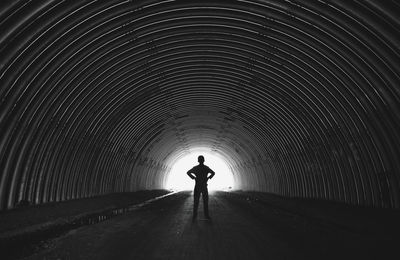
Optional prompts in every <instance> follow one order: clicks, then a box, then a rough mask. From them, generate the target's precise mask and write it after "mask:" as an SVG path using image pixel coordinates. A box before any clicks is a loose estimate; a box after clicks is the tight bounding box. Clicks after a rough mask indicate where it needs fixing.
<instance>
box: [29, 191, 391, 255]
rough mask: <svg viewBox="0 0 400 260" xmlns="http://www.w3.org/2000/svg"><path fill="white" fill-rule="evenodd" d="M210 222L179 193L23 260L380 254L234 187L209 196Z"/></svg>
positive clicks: (361, 240) (365, 241)
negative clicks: (195, 214)
mask: <svg viewBox="0 0 400 260" xmlns="http://www.w3.org/2000/svg"><path fill="white" fill-rule="evenodd" d="M209 205H210V215H211V217H212V220H211V221H208V220H205V219H204V218H203V215H202V213H203V211H202V201H201V200H200V205H199V217H198V219H197V220H196V221H195V222H192V207H193V197H192V193H191V192H181V193H177V194H174V195H171V196H168V197H166V198H164V199H161V200H158V201H155V202H152V203H150V204H148V205H146V206H143V207H141V208H139V209H137V210H135V211H132V212H129V213H126V214H123V215H120V216H117V217H114V218H112V219H109V220H107V221H104V222H101V223H98V224H95V225H88V226H84V227H80V228H78V229H75V230H72V231H70V232H68V233H67V234H65V235H63V236H62V237H59V238H56V239H54V240H52V241H50V242H49V243H48V249H46V250H43V251H41V252H39V253H37V254H35V255H33V256H30V257H28V258H27V259H246V260H249V259H388V258H386V257H387V256H385V255H386V254H388V250H387V248H385V242H384V241H378V240H376V239H375V238H373V237H369V236H365V235H362V234H357V233H354V232H350V231H348V230H344V229H340V228H337V227H335V226H331V225H325V224H322V223H320V222H318V223H317V222H315V221H313V220H312V219H308V218H305V217H302V216H300V215H296V214H293V213H290V212H287V211H284V210H280V209H278V208H274V207H271V206H268V205H267V204H265V203H258V202H255V201H252V200H248V199H246V197H245V196H242V195H238V194H235V193H227V192H217V193H213V194H210V202H209Z"/></svg>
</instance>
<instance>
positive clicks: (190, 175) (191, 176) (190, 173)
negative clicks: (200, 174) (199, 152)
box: [186, 169, 196, 180]
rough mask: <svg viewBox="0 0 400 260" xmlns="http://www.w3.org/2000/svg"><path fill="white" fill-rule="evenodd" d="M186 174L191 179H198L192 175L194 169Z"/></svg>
mask: <svg viewBox="0 0 400 260" xmlns="http://www.w3.org/2000/svg"><path fill="white" fill-rule="evenodd" d="M186 174H187V175H188V176H189V177H190V179H193V180H194V179H196V176H194V174H192V169H190V170H188V171H187V173H186Z"/></svg>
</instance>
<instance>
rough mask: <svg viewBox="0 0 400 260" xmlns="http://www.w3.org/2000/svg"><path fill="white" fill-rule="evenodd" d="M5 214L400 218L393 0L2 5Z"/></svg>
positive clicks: (0, 129)
mask: <svg viewBox="0 0 400 260" xmlns="http://www.w3.org/2000/svg"><path fill="white" fill-rule="evenodd" d="M0 5H1V7H0V58H1V64H0V66H1V67H0V102H1V103H0V112H1V114H0V116H1V118H0V149H1V150H0V169H1V179H0V201H1V202H0V208H1V209H6V208H12V207H14V206H15V205H16V203H17V202H18V201H20V200H29V201H31V202H33V203H44V202H49V201H60V200H68V199H73V198H83V197H88V196H95V195H99V194H106V193H111V192H124V191H135V190H139V189H155V188H163V187H164V184H165V179H166V173H167V172H168V170H169V169H170V168H171V163H172V162H173V161H174V160H175V158H177V157H178V156H179V155H181V154H182V153H185V152H188V151H190V149H191V147H198V146H202V147H210V149H211V150H212V151H215V152H218V153H220V154H222V155H223V156H224V157H226V160H227V162H228V164H229V167H230V168H231V169H232V171H233V174H234V178H235V181H236V186H237V188H239V189H245V190H256V191H265V192H271V193H276V194H280V195H284V196H296V197H307V198H318V199H328V200H335V201H341V202H345V203H350V204H356V205H367V206H373V207H392V208H399V206H400V201H399V199H400V196H399V178H400V175H399V174H400V172H399V170H400V160H399V159H400V121H399V119H400V102H399V97H400V84H399V83H400V80H399V77H400V66H399V65H400V58H399V57H400V19H399V17H400V16H399V14H400V6H399V4H398V2H396V1H394V0H393V1H379V0H363V1H361V0H360V1H349V0H338V1H333V0H332V1H329V0H326V1H325V0H320V1H296V0H293V1H290V0H287V1H283V0H252V1H246V0H242V1H235V0H231V1H228V0H224V1H215V0H213V1H208V0H202V1H189V0H177V1H173V0H166V1H158V0H157V1H155V0H154V1H152V0H147V1H139V0H138V1H117V0H107V1H91V0H85V1H72V0H71V1H52V0H35V1H28V0H26V1H22V0H21V1H1V4H0Z"/></svg>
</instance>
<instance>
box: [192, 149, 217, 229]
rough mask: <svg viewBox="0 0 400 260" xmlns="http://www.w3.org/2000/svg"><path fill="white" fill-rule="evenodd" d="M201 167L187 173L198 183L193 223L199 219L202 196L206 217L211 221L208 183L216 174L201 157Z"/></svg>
mask: <svg viewBox="0 0 400 260" xmlns="http://www.w3.org/2000/svg"><path fill="white" fill-rule="evenodd" d="M197 161H198V162H199V165H196V166H194V167H193V168H192V169H190V170H189V171H188V172H187V175H188V176H189V177H190V178H192V179H194V180H195V181H196V184H195V186H194V205H193V221H194V220H196V218H197V209H198V207H199V200H200V194H202V196H203V207H204V216H205V217H206V219H209V220H210V219H211V218H210V215H209V214H208V189H207V181H208V180H209V179H211V178H212V177H214V175H215V172H214V171H213V170H211V169H210V168H209V167H208V166H207V165H204V156H202V155H200V156H199V157H198V159H197ZM209 173H210V175H208V174H209Z"/></svg>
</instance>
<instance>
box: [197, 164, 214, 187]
mask: <svg viewBox="0 0 400 260" xmlns="http://www.w3.org/2000/svg"><path fill="white" fill-rule="evenodd" d="M209 172H210V168H208V167H207V166H206V165H197V166H195V167H193V173H194V175H196V185H203V184H207V175H208V173H209Z"/></svg>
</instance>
